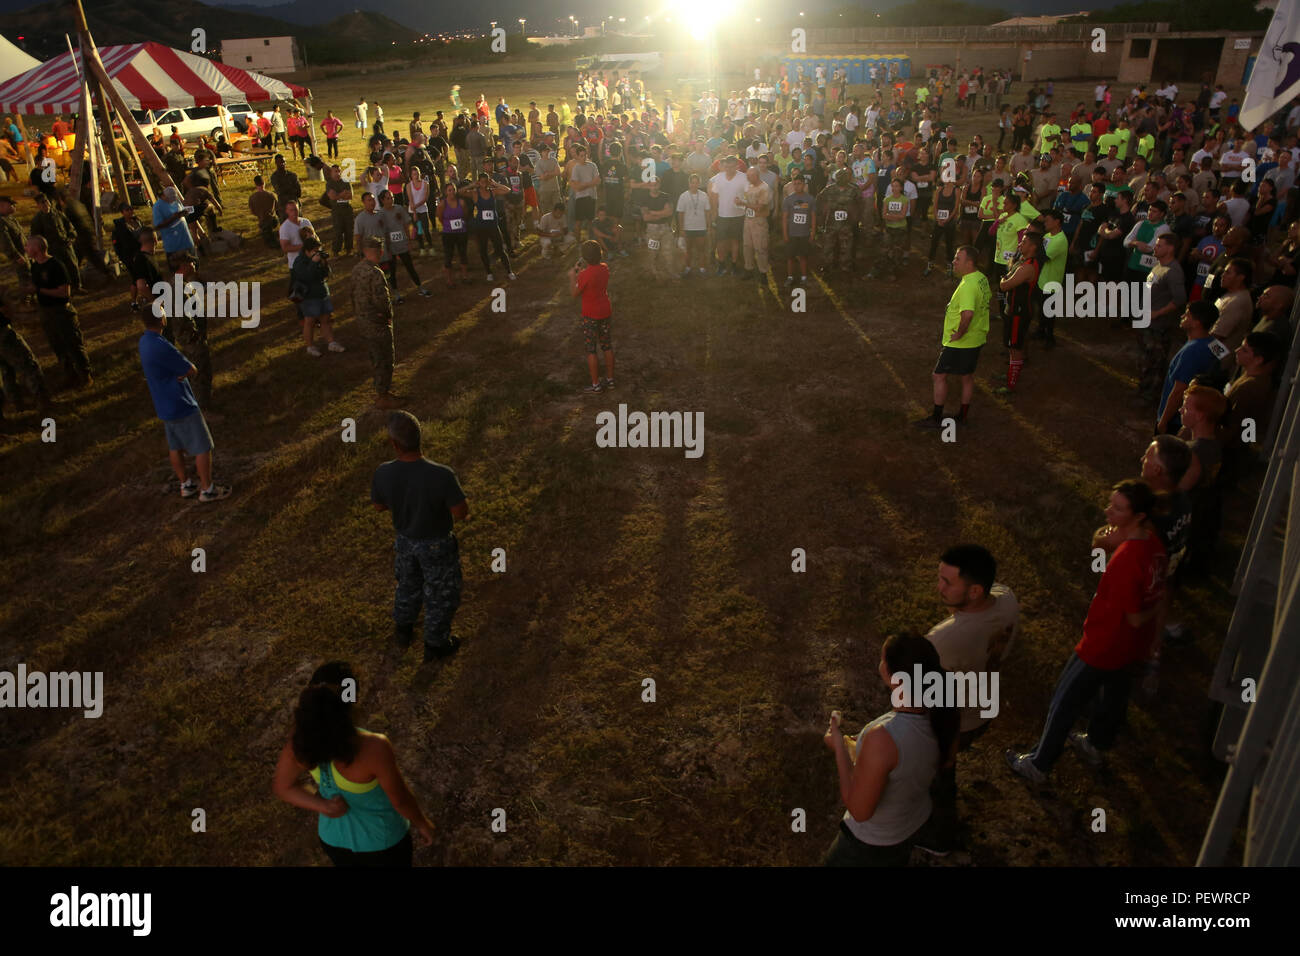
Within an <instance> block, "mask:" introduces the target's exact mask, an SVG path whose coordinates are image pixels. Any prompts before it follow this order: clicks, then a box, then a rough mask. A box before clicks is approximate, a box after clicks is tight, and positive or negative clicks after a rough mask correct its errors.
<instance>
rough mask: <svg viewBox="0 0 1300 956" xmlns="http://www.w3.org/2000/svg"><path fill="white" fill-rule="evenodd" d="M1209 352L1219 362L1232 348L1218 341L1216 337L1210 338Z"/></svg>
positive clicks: (1229, 353)
mask: <svg viewBox="0 0 1300 956" xmlns="http://www.w3.org/2000/svg"><path fill="white" fill-rule="evenodd" d="M1210 353H1211V354H1212V355H1213V356H1214V357H1215V358H1217V359H1218V360H1219V361H1220V362H1222V361H1223V360H1224V359H1226V358H1227V357H1228V356H1229V355H1231V354H1232V350H1231V349H1229V348H1228V347H1227V346H1226V345H1224V344H1223V343H1222V342H1220V341H1219V340H1218V339H1216V338H1213V337H1211V338H1210Z"/></svg>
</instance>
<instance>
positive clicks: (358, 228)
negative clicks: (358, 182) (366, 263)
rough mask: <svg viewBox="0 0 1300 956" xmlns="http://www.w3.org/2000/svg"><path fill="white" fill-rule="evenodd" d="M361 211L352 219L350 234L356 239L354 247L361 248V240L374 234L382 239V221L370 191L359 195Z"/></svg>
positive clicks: (381, 240)
mask: <svg viewBox="0 0 1300 956" xmlns="http://www.w3.org/2000/svg"><path fill="white" fill-rule="evenodd" d="M361 205H362V207H363V208H362V210H361V212H359V213H357V214H356V216H355V217H353V219H352V236H353V238H354V239H355V240H356V247H357V250H358V251H359V250H360V249H361V240H363V239H366V238H368V237H370V236H374V237H375V238H376V239H378V240H379V241H380V242H383V240H384V222H383V220H382V219H381V218H380V216H379V209H378V204H377V203H376V202H375V197H374V195H372V194H371V193H366V194H365V195H364V196H362V197H361Z"/></svg>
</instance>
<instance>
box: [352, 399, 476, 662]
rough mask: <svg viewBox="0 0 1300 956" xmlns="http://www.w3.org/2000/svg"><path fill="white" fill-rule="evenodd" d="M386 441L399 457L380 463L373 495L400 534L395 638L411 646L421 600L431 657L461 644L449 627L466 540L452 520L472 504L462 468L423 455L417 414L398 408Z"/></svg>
mask: <svg viewBox="0 0 1300 956" xmlns="http://www.w3.org/2000/svg"><path fill="white" fill-rule="evenodd" d="M388 440H389V441H390V442H391V443H392V446H393V450H394V451H396V452H397V457H396V458H395V459H394V460H392V461H389V462H385V463H384V464H382V465H380V466H379V467H378V468H377V469H375V475H374V478H373V479H371V483H370V500H371V503H372V504H374V506H375V510H377V511H390V512H392V515H393V530H394V531H395V532H396V534H397V540H396V544H395V545H394V550H395V551H396V560H395V563H394V566H395V572H396V575H397V594H396V596H395V597H394V599H393V623H394V625H395V627H394V631H393V641H394V643H396V644H397V645H398V646H399V647H403V648H405V647H407V646H409V645H410V643H411V640H412V637H413V636H414V633H415V619H416V618H417V617H419V615H420V605H421V604H423V605H424V660H425V662H426V663H427V662H428V661H431V660H434V659H435V658H439V657H449V656H450V655H452V654H454V653H456V650H457V649H458V648H459V647H460V641H459V640H458V639H457V638H455V637H453V636H452V633H451V621H452V618H453V617H454V616H455V614H456V609H457V608H458V607H460V587H461V570H460V546H459V545H458V544H457V541H456V535H455V534H453V533H452V525H453V522H455V521H464V520H465V519H466V518H467V517H468V516H469V503H468V502H467V501H466V500H465V492H463V491H461V488H460V482H459V481H458V480H457V478H456V473H455V472H454V471H452V470H451V469H450V468H448V467H447V466H446V465H440V464H438V463H436V462H432V461H430V460H429V459H427V458H425V457H424V455H423V454H421V452H420V420H419V419H418V418H416V417H415V416H414V415H412V414H411V413H410V412H402V411H396V412H392V413H391V414H390V415H389V416H388Z"/></svg>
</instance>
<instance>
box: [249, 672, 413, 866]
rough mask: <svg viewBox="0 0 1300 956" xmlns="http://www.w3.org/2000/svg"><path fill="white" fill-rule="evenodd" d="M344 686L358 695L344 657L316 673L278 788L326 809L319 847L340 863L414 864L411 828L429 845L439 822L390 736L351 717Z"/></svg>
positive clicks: (288, 797) (302, 803)
mask: <svg viewBox="0 0 1300 956" xmlns="http://www.w3.org/2000/svg"><path fill="white" fill-rule="evenodd" d="M349 682H350V683H349ZM345 688H347V689H348V690H350V691H351V692H352V695H351V696H355V691H356V676H355V675H354V674H353V673H352V668H351V667H350V666H349V665H348V664H347V663H346V662H344V661H330V662H329V663H328V664H325V665H323V666H322V667H320V668H319V669H318V670H317V671H316V673H315V674H313V675H312V677H311V680H310V681H309V682H308V685H307V689H306V690H304V691H303V692H302V694H301V695H300V696H299V698H298V707H297V709H296V710H295V711H294V715H293V730H292V732H291V733H290V736H289V739H288V740H287V741H286V742H285V745H284V749H283V750H282V751H281V752H280V760H279V763H278V764H277V765H276V768H275V780H274V783H273V785H272V790H273V792H274V793H275V795H276V796H277V797H279V798H280V799H281V800H283V801H285V803H291V804H293V805H294V806H295V807H302V808H303V809H304V810H312V811H315V812H316V813H318V814H320V822H319V824H318V826H317V833H318V835H319V837H320V843H321V847H322V849H324V850H325V853H326V855H327V856H329V858H330V859H331V860H332V861H333V862H334V864H335V865H336V866H410V865H411V856H412V851H413V844H412V841H411V832H410V831H411V829H412V828H414V829H415V832H416V833H418V834H419V835H420V845H421V846H429V845H431V844H432V843H433V824H432V823H430V822H429V818H428V817H426V816H425V815H424V812H423V811H422V810H421V809H420V805H419V803H418V802H416V799H415V796H414V795H413V794H412V793H411V791H410V789H409V788H408V787H407V786H406V781H405V780H403V779H402V773H401V771H400V770H398V768H397V760H396V758H395V756H394V754H393V746H392V744H390V743H389V742H388V738H387V737H385V736H384V735H383V734H372V733H370V731H368V730H362V729H361V728H359V727H357V726H356V724H355V723H353V719H352V704H351V703H349V702H345V701H344V697H345V696H349V695H346V694H345V692H344V689H345ZM304 773H310V774H311V778H312V779H313V780H314V781H316V787H317V792H316V793H312V792H311V791H310V790H309V789H308V788H307V787H306V786H305V785H304V784H303V782H302V779H301V778H302V776H303V774H304Z"/></svg>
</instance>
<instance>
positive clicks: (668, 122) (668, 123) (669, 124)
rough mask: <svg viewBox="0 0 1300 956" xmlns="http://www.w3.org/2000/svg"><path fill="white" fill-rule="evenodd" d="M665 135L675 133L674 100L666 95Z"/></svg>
mask: <svg viewBox="0 0 1300 956" xmlns="http://www.w3.org/2000/svg"><path fill="white" fill-rule="evenodd" d="M664 135H665V136H672V135H673V101H672V100H670V99H668V97H666V96H665V97H664Z"/></svg>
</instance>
